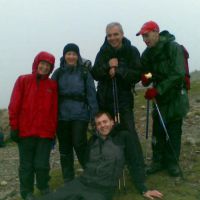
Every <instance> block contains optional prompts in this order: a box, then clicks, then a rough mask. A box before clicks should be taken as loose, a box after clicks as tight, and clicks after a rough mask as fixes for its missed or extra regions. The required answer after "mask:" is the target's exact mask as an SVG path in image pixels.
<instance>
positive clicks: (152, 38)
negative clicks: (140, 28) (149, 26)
mask: <svg viewBox="0 0 200 200" xmlns="http://www.w3.org/2000/svg"><path fill="white" fill-rule="evenodd" d="M142 38H143V41H144V42H145V44H146V45H147V47H150V48H151V47H154V46H155V45H156V44H157V42H158V41H159V32H157V31H150V32H148V33H145V34H143V35H142Z"/></svg>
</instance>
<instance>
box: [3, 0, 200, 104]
mask: <svg viewBox="0 0 200 200" xmlns="http://www.w3.org/2000/svg"><path fill="white" fill-rule="evenodd" d="M199 19H200V0H168V1H162V0H151V1H150V0H140V1H133V0H13V1H8V0H0V36H1V37H0V67H1V70H0V108H6V107H7V106H8V103H9V99H10V95H11V92H12V88H13V85H14V82H15V80H16V79H17V77H18V76H19V75H21V74H26V73H30V72H31V66H32V62H33V59H34V57H35V55H36V54H37V53H38V52H39V51H42V50H45V51H49V52H51V53H53V54H54V55H55V56H56V68H57V67H58V66H59V58H60V56H61V55H62V50H63V47H64V46H65V44H67V43H69V42H74V43H77V44H78V45H79V47H80V51H81V55H82V57H84V58H89V59H91V60H92V61H93V62H94V59H95V56H96V53H97V52H98V50H99V48H100V46H101V45H102V43H103V41H104V37H105V27H106V25H107V24H108V23H110V22H113V21H118V22H120V23H121V24H122V26H123V29H124V33H125V36H126V37H127V38H129V39H130V40H131V42H132V44H133V45H135V46H136V47H137V48H138V49H139V51H140V53H142V51H143V50H144V48H145V45H144V43H143V41H142V38H141V37H136V36H135V34H136V32H137V31H138V30H139V29H140V27H141V25H142V24H143V23H144V22H146V21H149V20H154V21H156V22H157V23H158V24H159V25H160V29H161V30H164V29H167V30H168V31H170V32H171V33H172V34H174V35H175V36H176V40H177V42H179V43H181V44H184V46H185V47H186V48H187V49H188V51H189V53H190V60H189V62H190V71H194V70H195V69H198V70H200V60H199V53H200V45H199V44H198V42H200V22H199Z"/></svg>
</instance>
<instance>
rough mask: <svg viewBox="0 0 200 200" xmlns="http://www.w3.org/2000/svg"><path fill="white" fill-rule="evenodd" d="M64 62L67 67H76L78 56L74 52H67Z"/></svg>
mask: <svg viewBox="0 0 200 200" xmlns="http://www.w3.org/2000/svg"><path fill="white" fill-rule="evenodd" d="M65 61H66V63H67V64H68V65H72V66H76V65H77V62H78V55H77V53H76V52H74V51H68V52H67V53H66V54H65Z"/></svg>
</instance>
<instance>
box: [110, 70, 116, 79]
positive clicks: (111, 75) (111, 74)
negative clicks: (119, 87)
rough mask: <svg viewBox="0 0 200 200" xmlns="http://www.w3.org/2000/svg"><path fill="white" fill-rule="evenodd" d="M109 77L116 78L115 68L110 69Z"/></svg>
mask: <svg viewBox="0 0 200 200" xmlns="http://www.w3.org/2000/svg"><path fill="white" fill-rule="evenodd" d="M109 75H110V78H114V76H115V67H112V68H110V70H109Z"/></svg>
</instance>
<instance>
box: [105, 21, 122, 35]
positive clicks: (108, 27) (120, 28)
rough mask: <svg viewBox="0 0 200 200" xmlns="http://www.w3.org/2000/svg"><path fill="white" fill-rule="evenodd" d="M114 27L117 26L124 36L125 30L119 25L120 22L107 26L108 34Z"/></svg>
mask: <svg viewBox="0 0 200 200" xmlns="http://www.w3.org/2000/svg"><path fill="white" fill-rule="evenodd" d="M114 26H117V27H118V28H119V30H120V32H121V33H123V34H124V31H123V28H122V25H121V24H120V23H119V22H111V23H109V24H108V25H107V26H106V33H107V31H108V30H109V29H111V28H112V27H114Z"/></svg>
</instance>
